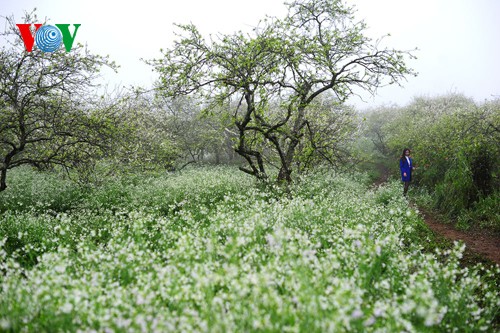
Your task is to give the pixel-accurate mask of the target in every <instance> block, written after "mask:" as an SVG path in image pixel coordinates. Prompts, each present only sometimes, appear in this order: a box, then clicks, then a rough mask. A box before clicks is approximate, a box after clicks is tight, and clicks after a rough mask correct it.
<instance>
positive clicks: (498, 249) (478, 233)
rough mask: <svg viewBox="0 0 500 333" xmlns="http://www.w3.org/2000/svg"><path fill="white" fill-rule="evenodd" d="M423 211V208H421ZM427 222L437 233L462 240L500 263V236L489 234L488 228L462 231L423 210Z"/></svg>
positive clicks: (470, 247)
mask: <svg viewBox="0 0 500 333" xmlns="http://www.w3.org/2000/svg"><path fill="white" fill-rule="evenodd" d="M420 211H421V212H422V210H421V209H420ZM422 216H423V218H424V220H425V223H426V224H427V225H428V226H429V228H430V229H431V230H432V231H433V232H434V233H436V234H438V235H441V236H443V237H445V238H447V239H450V240H452V241H456V240H461V241H463V242H464V243H465V245H466V248H468V249H469V250H470V251H472V252H473V253H476V254H478V255H479V256H481V257H484V258H487V259H489V260H491V261H493V262H495V263H496V264H498V265H500V237H495V236H493V235H490V234H488V232H487V231H486V230H471V231H460V230H457V229H455V228H454V226H452V225H450V224H445V223H441V222H439V221H437V220H436V218H435V217H434V216H433V215H432V214H431V213H429V212H426V211H423V212H422Z"/></svg>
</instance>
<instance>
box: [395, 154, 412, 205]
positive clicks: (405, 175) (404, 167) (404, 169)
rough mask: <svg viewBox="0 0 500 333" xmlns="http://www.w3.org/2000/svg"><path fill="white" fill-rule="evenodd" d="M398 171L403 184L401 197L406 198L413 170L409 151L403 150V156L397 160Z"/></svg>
mask: <svg viewBox="0 0 500 333" xmlns="http://www.w3.org/2000/svg"><path fill="white" fill-rule="evenodd" d="M399 169H400V170H401V180H402V181H403V183H404V191H403V195H404V196H406V193H408V187H409V186H410V181H411V171H412V170H414V169H415V168H414V167H413V160H412V159H411V157H410V149H408V148H405V149H404V150H403V154H402V155H401V158H400V159H399Z"/></svg>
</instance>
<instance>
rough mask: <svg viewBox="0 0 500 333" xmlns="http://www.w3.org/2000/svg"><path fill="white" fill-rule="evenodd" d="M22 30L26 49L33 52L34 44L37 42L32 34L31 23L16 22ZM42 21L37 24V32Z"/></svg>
mask: <svg viewBox="0 0 500 333" xmlns="http://www.w3.org/2000/svg"><path fill="white" fill-rule="evenodd" d="M16 25H17V27H18V28H19V31H20V32H21V38H22V39H23V42H24V46H25V47H26V51H28V52H31V50H32V49H33V44H34V43H35V36H34V35H32V34H31V30H30V26H31V24H16ZM41 26H42V25H41V24H40V23H38V24H35V34H36V31H37V30H38V29H39V28H40V27H41Z"/></svg>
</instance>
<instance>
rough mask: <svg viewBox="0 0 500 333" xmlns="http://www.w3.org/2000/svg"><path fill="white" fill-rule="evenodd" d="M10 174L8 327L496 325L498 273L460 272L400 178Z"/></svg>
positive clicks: (417, 328)
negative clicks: (263, 180)
mask: <svg viewBox="0 0 500 333" xmlns="http://www.w3.org/2000/svg"><path fill="white" fill-rule="evenodd" d="M13 173H14V172H13ZM12 177H13V178H12V180H11V183H12V186H10V187H9V188H8V190H6V191H4V192H3V193H0V200H1V201H0V202H1V204H0V207H1V212H2V215H1V216H0V243H1V250H0V267H1V268H0V269H1V270H2V275H1V276H0V288H1V289H0V290H1V291H0V330H4V331H12V332H18V331H27V332H49V331H50V332H54V331H60V332H65V331H69V332H76V331H80V332H88V331H92V330H95V331H99V332H100V331H106V330H113V331H117V332H130V331H132V332H134V331H158V332H178V331H185V332H200V331H201V332H245V331H252V332H253V331H259V332H288V331H290V332H303V331H308V332H325V331H335V332H346V331H350V332H351V331H352V332H379V331H388V332H395V331H397V332H399V331H408V332H452V331H456V332H476V331H481V330H486V331H494V330H495V327H494V325H495V324H494V321H495V317H496V316H498V310H499V306H500V297H499V294H498V290H499V288H498V285H496V282H495V279H494V277H495V276H498V274H500V272H499V271H498V268H497V269H486V268H484V266H481V265H479V266H474V267H463V266H462V265H461V264H460V258H461V257H462V255H463V246H462V245H460V244H456V245H454V246H452V247H451V248H442V249H438V250H433V249H432V247H431V246H428V245H427V244H425V241H426V238H425V236H424V234H423V231H422V223H423V222H422V219H421V217H420V216H419V215H418V214H417V212H416V211H415V210H413V209H411V208H409V206H408V203H407V201H406V200H405V199H404V198H402V196H401V188H400V184H399V183H397V182H392V183H389V184H387V185H386V186H384V187H382V188H379V189H371V188H370V187H369V186H368V183H369V179H368V177H367V176H366V175H359V174H358V175H352V176H346V175H333V174H328V173H321V174H311V175H308V176H304V177H302V179H300V181H298V182H296V183H295V184H294V185H293V186H292V188H291V191H290V193H289V194H288V193H287V194H282V193H283V191H282V190H281V189H279V188H276V187H274V188H273V187H272V186H267V187H262V186H258V184H255V182H254V180H253V179H252V178H250V177H248V176H246V175H244V174H242V173H240V172H238V171H237V170H235V169H231V168H199V169H191V170H186V171H183V172H182V173H176V174H149V175H146V174H142V175H141V174H139V175H133V176H128V177H126V176H121V177H118V176H117V177H113V178H109V179H107V180H106V181H104V182H103V183H102V185H101V186H100V187H99V188H87V189H80V188H78V187H76V186H74V185H73V184H72V183H70V182H66V181H65V180H64V179H62V178H61V177H58V175H57V174H52V175H51V174H42V175H40V174H38V173H34V172H32V171H30V170H28V169H23V170H17V171H16V173H15V174H14V175H13V176H12ZM13 180H15V182H14V181H13ZM19 203H22V204H19Z"/></svg>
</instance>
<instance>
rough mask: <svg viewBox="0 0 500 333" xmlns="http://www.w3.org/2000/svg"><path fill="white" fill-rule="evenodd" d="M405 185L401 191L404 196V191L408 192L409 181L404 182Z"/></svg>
mask: <svg viewBox="0 0 500 333" xmlns="http://www.w3.org/2000/svg"><path fill="white" fill-rule="evenodd" d="M404 184H405V186H404V191H403V195H404V196H406V193H408V187H409V186H410V182H409V181H408V182H404Z"/></svg>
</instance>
